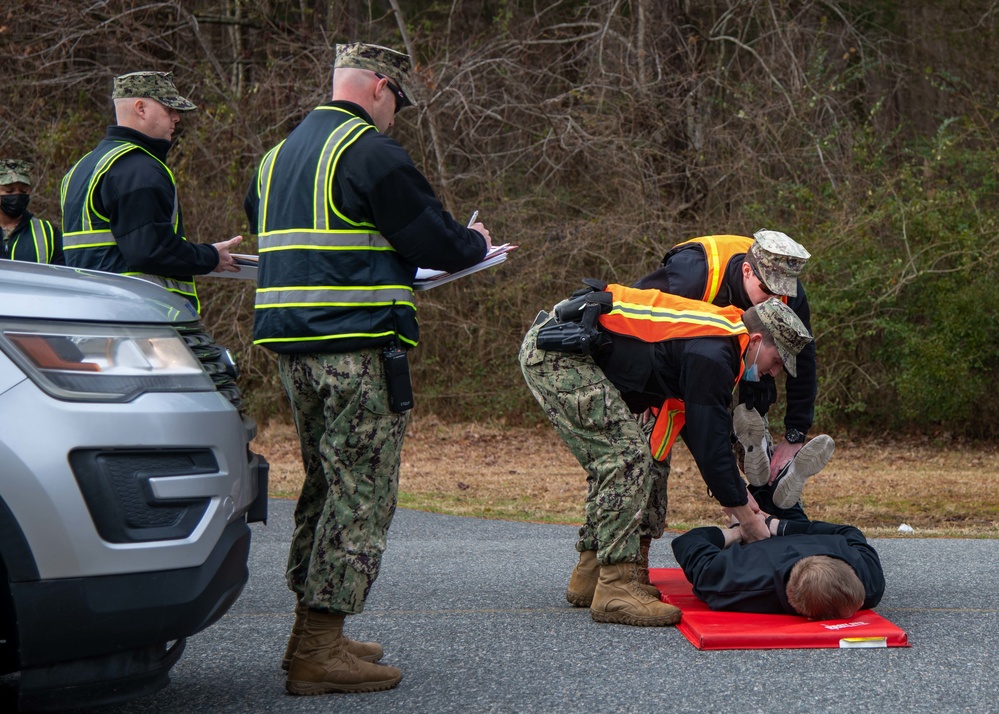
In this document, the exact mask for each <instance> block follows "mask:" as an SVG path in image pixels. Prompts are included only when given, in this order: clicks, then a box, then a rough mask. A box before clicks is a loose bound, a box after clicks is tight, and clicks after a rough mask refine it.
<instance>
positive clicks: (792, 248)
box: [749, 230, 811, 297]
mask: <svg viewBox="0 0 999 714" xmlns="http://www.w3.org/2000/svg"><path fill="white" fill-rule="evenodd" d="M753 238H755V239H756V240H755V241H754V242H753V244H752V245H751V246H749V255H750V256H752V258H753V260H754V261H755V267H756V269H757V271H758V272H757V275H758V277H759V278H760V280H762V281H763V284H764V285H766V286H767V288H769V290H770V292H772V293H774V294H775V295H787V296H788V297H794V296H795V295H797V294H798V274H799V273H800V272H801V269H802V268H804V267H805V262H806V261H807V260H808V259H809V258H810V257H811V254H810V253H809V252H808V251H807V250H805V249H804V248H803V247H802V246H801V244H799V243H795V242H794V241H793V240H791V239H790V238H789V237H788V236H787V235H785V234H784V233H781V232H780V231H768V230H762V231H756V233H754V234H753Z"/></svg>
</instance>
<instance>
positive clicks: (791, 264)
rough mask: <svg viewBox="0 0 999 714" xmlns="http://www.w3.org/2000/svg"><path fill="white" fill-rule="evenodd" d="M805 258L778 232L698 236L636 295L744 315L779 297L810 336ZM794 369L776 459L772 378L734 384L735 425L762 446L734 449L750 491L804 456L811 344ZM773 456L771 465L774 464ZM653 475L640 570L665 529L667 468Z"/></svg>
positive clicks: (813, 381)
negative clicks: (650, 292) (657, 294)
mask: <svg viewBox="0 0 999 714" xmlns="http://www.w3.org/2000/svg"><path fill="white" fill-rule="evenodd" d="M809 257H810V256H809V253H808V251H807V250H805V249H804V248H803V247H802V246H801V245H799V244H798V243H796V242H795V241H793V240H791V238H789V237H788V236H786V235H785V234H783V233H781V232H779V231H771V230H761V231H757V232H756V233H755V234H754V236H753V238H749V237H746V236H738V235H711V236H703V237H700V238H692V239H690V240H687V241H684V242H683V243H679V244H678V245H675V246H673V247H672V248H671V249H670V250H668V251H667V252H666V255H665V256H664V257H663V259H662V265H661V266H660V267H659V268H658V269H656V270H655V271H653V272H652V273H650V274H649V275H646V276H645V277H644V278H642V279H641V280H639V281H638V282H636V283H635V285H634V286H633V287H636V288H643V289H646V288H655V289H657V290H662V291H663V292H668V293H671V294H673V295H679V296H681V297H686V298H690V299H692V300H703V301H705V302H710V303H712V304H713V305H717V306H719V307H725V306H729V305H731V306H735V307H738V308H740V309H743V310H745V309H746V308H749V307H751V306H753V305H756V304H759V303H760V302H762V301H764V300H766V299H768V298H770V297H772V296H778V297H780V299H781V300H782V301H783V302H785V303H787V305H788V306H789V307H790V308H791V309H792V310H793V311H794V313H795V314H796V315H797V316H798V319H800V320H801V322H802V324H803V325H804V326H805V328H806V329H808V331H809V332H811V329H812V326H811V311H810V309H809V306H808V299H807V297H806V296H805V290H804V288H803V287H802V285H801V282H800V281H799V280H798V275H799V274H800V273H801V271H802V269H803V268H804V266H805V263H806V261H807V260H808V258H809ZM796 361H797V375H796V376H794V377H792V376H790V375H788V377H787V380H786V381H785V387H786V390H787V410H786V412H785V417H784V424H785V438H784V439H783V440H782V441H781V443H780V445H779V447H778V449H777V451H776V452H774V449H773V444H772V441H771V439H770V432H769V429H767V428H766V416H765V415H766V413H767V410H768V409H769V408H770V405H771V404H772V403H773V402H774V400H775V399H776V398H777V387H776V384H775V382H774V379H773V378H772V377H770V376H769V375H760V380H759V381H758V382H750V381H747V380H742V381H741V382H740V384H739V397H738V402H739V406H737V407H736V411H735V415H736V418H737V419H741V420H751V421H752V424H753V428H752V429H746V430H744V431H747V432H748V431H752V432H753V434H754V435H756V432H760V434H759V436H760V439H761V448H758V449H756V448H754V449H753V450H751V451H749V452H748V453H746V452H745V450H744V449H743V447H742V446H741V442H736V445H735V447H736V449H737V453H738V454H739V463H740V466H742V467H743V468H744V469H745V472H746V475H747V477H748V478H749V480H750V482H751V483H760V482H764V483H765V482H767V481H772V480H773V479H774V478H775V477H776V476H777V474H778V473H779V472H780V470H781V467H783V466H784V465H785V464H787V463H788V462H790V461H791V459H792V458H793V457H794V456H795V454H796V453H797V452H798V451H799V450H800V449H801V447H802V445H803V444H804V441H805V434H806V433H807V432H808V430H809V428H810V427H811V425H812V420H813V417H814V413H815V396H816V392H817V386H818V380H817V376H816V369H815V344H814V343H809V344H808V345H807V346H806V347H805V348H804V349H803V350H802V351H801V353H800V354H799V355H797V358H796ZM747 409H755V410H756V411H757V412H759V414H760V415H761V419H762V423H763V426H762V428H758V427H757V425H756V421H758V420H755V418H752V417H753V415H750V414H749V413H748V411H747ZM751 418H752V419H751ZM738 425H739V424H737V426H738ZM746 438H748V437H746ZM763 442H765V443H763ZM771 456H773V457H774V458H773V459H771ZM743 457H744V458H743ZM771 465H773V469H772V470H771ZM657 469H658V473H657V475H656V477H655V478H654V479H653V485H652V490H651V492H650V495H649V503H648V504H647V506H646V509H645V512H644V513H643V515H642V526H641V539H642V540H641V543H642V553H643V560H644V562H645V563H648V552H649V548H650V546H651V543H652V540H653V539H657V538H660V537H661V536H662V534H663V532H664V531H665V529H666V512H667V508H668V498H667V481H668V478H669V471H670V463H669V460H666V461H662V462H659V463H658V465H657Z"/></svg>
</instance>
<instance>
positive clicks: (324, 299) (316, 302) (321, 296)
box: [255, 285, 415, 308]
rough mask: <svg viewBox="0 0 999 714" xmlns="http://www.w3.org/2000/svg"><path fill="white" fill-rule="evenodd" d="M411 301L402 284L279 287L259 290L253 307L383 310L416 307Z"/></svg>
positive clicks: (409, 290) (411, 296)
mask: <svg viewBox="0 0 999 714" xmlns="http://www.w3.org/2000/svg"><path fill="white" fill-rule="evenodd" d="M412 298H413V290H412V288H409V287H407V286H405V285H386V286H384V287H376V286H373V285H365V286H353V287H335V286H326V287H314V286H308V285H291V286H288V287H280V288H258V289H257V299H256V305H255V307H257V308H268V307H316V306H322V307H384V306H386V305H392V304H396V305H406V306H408V307H415V306H414V305H413V302H412Z"/></svg>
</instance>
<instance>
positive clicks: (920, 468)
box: [254, 417, 999, 538]
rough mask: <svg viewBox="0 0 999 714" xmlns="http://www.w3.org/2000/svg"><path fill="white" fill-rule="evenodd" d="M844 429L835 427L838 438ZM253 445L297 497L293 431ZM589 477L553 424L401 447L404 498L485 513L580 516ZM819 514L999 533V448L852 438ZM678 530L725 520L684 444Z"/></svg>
mask: <svg viewBox="0 0 999 714" xmlns="http://www.w3.org/2000/svg"><path fill="white" fill-rule="evenodd" d="M833 436H834V437H836V435H835V434H834V435H833ZM254 448H255V450H257V451H259V452H260V453H262V454H264V456H266V457H267V459H268V460H269V461H270V463H271V495H272V496H277V497H284V498H295V497H296V496H297V494H298V490H299V488H300V487H301V480H302V468H301V459H300V456H299V451H298V441H297V438H296V436H295V430H294V427H292V426H290V425H287V424H271V425H268V426H266V427H264V428H262V429H261V433H260V436H258V437H257V440H256V441H254ZM585 485H586V482H585V475H584V472H583V470H582V468H581V467H580V466H579V464H578V463H577V462H576V460H575V459H574V458H573V456H572V455H571V454H570V453H569V452H568V450H567V449H566V448H565V446H564V445H563V444H562V442H561V440H560V439H559V438H558V436H557V435H556V434H555V432H554V431H553V430H552V429H551V428H550V427H548V426H547V425H544V426H539V427H537V428H512V427H506V426H502V425H485V424H444V423H441V422H440V421H439V420H437V419H435V418H433V417H421V418H417V419H415V420H414V422H413V423H412V425H411V427H410V432H409V435H408V436H407V439H406V443H405V446H404V448H403V453H402V472H401V477H400V484H399V491H400V496H399V504H400V506H402V507H405V508H414V509H418V510H426V511H435V512H439V513H450V514H454V515H464V516H477V517H483V518H503V519H511V520H524V521H537V522H546V523H578V522H579V519H580V517H581V514H582V503H583V497H584V495H585ZM804 495H805V505H806V510H807V511H808V513H809V516H810V517H812V518H814V519H816V520H824V521H831V522H839V523H852V524H855V525H857V526H859V527H860V528H862V529H863V530H864V531H865V533H867V534H868V535H871V536H887V535H898V526H899V524H901V523H907V524H909V525H910V526H912V527H913V528H914V529H915V533H914V535H915V536H923V537H925V536H963V537H984V538H996V537H999V451H997V450H996V448H995V447H993V446H991V445H986V446H982V445H961V444H952V443H947V444H944V445H940V444H934V443H930V442H928V441H921V442H916V441H911V440H910V441H898V442H894V443H892V444H878V443H870V442H865V443H856V442H852V441H850V440H849V439H846V438H842V437H837V448H836V453H835V454H834V456H833V459H832V462H831V463H830V465H829V466H828V467H827V468H826V469H825V470H824V471H823V472H822V474H821V475H819V476H817V477H816V478H814V479H813V480H812V481H809V483H808V484H807V485H806V487H805V494H804ZM669 501H670V528H671V529H676V530H685V529H687V528H690V527H692V526H695V525H704V524H717V523H719V521H720V519H719V515H720V509H719V507H718V505H717V503H716V502H715V501H714V499H712V498H711V497H709V496H708V495H707V494H706V492H705V486H704V482H703V481H702V480H701V478H700V475H699V474H698V472H697V469H696V467H695V465H694V462H693V459H692V458H691V456H690V454H689V453H688V452H687V450H686V448H684V447H683V446H682V444H680V442H678V446H677V447H676V448H675V449H674V458H673V472H672V474H671V476H670V482H669Z"/></svg>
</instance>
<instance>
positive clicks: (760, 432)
mask: <svg viewBox="0 0 999 714" xmlns="http://www.w3.org/2000/svg"><path fill="white" fill-rule="evenodd" d="M750 412H752V413H753V414H755V415H756V416H757V417H758V418H757V419H754V418H752V415H751V414H750ZM732 426H733V428H734V429H735V434H736V437H737V438H738V439H739V443H740V444H742V448H743V450H744V451H745V456H744V457H743V466H744V467H745V471H746V479H747V480H748V481H749V483H751V484H752V485H754V486H765V485H766V484H767V481H769V480H770V458H769V457H768V456H767V454H766V450H765V449H761V444H762V443H763V442H764V440H765V439H766V430H767V428H766V424H764V422H763V417H761V416H759V413H758V412H756V411H755V410H751V409H743V408H742V407H739V408H737V409H736V410H735V411H734V412H733V413H732ZM743 439H746V440H747V441H749V445H748V446H747V445H746V443H745V442H744V441H743Z"/></svg>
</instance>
